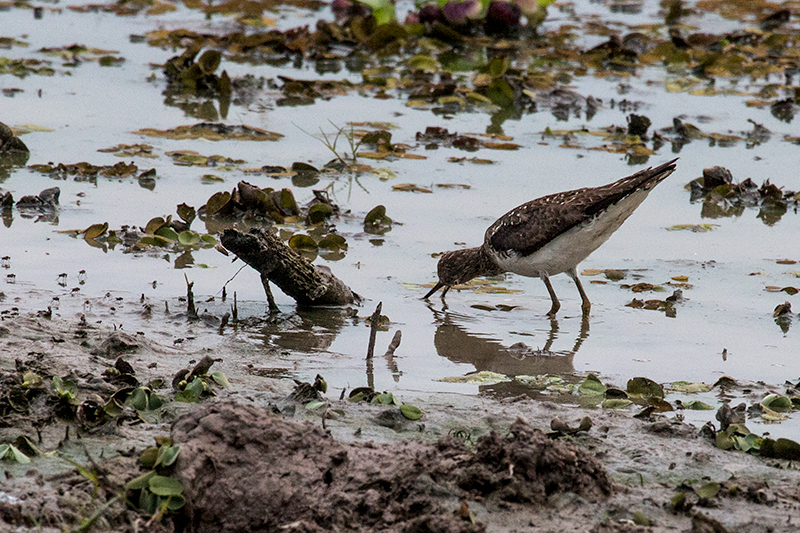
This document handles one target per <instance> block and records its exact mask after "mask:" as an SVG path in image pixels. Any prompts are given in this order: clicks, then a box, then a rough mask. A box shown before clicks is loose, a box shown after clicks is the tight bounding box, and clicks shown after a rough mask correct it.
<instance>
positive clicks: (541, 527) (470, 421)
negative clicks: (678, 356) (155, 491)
mask: <svg viewBox="0 0 800 533" xmlns="http://www.w3.org/2000/svg"><path fill="white" fill-rule="evenodd" d="M169 324H170V328H171V329H170V330H169V334H167V333H165V332H164V330H163V328H164V324H158V325H157V326H156V327H152V328H149V329H144V330H142V331H141V332H140V333H139V334H125V335H122V334H120V333H119V331H116V332H115V328H114V327H112V326H110V325H108V324H104V323H98V321H95V322H88V323H87V322H86V321H85V320H81V319H80V318H79V317H77V316H76V317H75V318H70V317H50V318H45V317H42V316H38V315H36V314H33V315H25V314H23V315H22V316H20V315H17V316H8V314H7V315H6V316H4V318H3V321H2V327H3V329H2V334H1V335H0V350H2V353H3V358H2V368H0V371H1V372H2V380H0V384H1V385H0V386H2V387H3V389H2V393H3V394H2V398H3V399H4V401H6V400H8V398H9V396H8V392H9V390H10V388H9V387H12V388H13V386H14V384H16V385H19V379H20V371H22V372H23V373H24V372H29V371H35V372H36V373H37V374H39V375H40V376H41V377H43V378H44V379H45V380H47V379H50V378H52V376H61V377H63V378H65V379H66V378H69V379H72V380H74V382H75V383H76V387H77V398H78V400H80V401H83V400H85V399H88V398H91V397H94V395H98V396H103V395H106V394H109V391H111V390H113V387H110V385H109V382H108V381H107V380H105V379H104V378H102V377H101V376H104V372H105V371H106V370H107V369H108V368H111V367H114V365H115V360H116V359H115V358H116V357H119V356H123V357H124V359H125V360H126V361H128V362H129V363H130V365H131V366H132V367H133V368H134V369H135V371H136V378H137V380H138V381H139V382H141V383H156V381H155V380H156V379H157V378H161V379H162V380H163V381H164V385H163V387H162V388H154V389H153V390H154V392H155V393H156V394H158V395H159V396H161V397H162V398H163V400H164V401H163V405H162V406H161V407H160V408H158V409H153V410H147V411H142V412H139V411H136V410H133V409H131V408H130V406H127V405H126V406H125V412H124V413H122V414H120V415H118V416H116V417H114V418H112V419H109V420H107V421H106V422H104V423H103V424H101V425H99V426H96V427H92V428H87V427H85V426H84V425H82V423H81V422H80V421H76V420H74V419H73V420H68V419H66V418H64V417H63V416H59V415H58V414H57V413H55V412H54V411H53V402H54V401H55V400H54V398H53V393H52V391H50V390H49V389H46V390H42V391H41V392H40V393H39V394H38V395H37V396H36V397H35V398H33V399H32V401H31V402H30V404H29V405H28V406H27V408H26V409H25V410H18V409H6V410H5V411H4V414H3V416H2V418H1V419H0V422H1V423H0V443H18V444H19V443H20V442H21V441H20V437H23V436H24V437H26V438H27V439H28V440H29V442H30V443H32V444H33V445H34V446H35V448H36V450H38V452H39V455H33V456H32V457H31V462H30V463H28V464H20V463H15V462H12V461H10V460H8V459H6V460H4V461H2V462H0V468H2V471H3V472H2V474H1V475H2V476H3V479H2V487H1V488H0V520H2V522H0V530H8V529H10V528H16V529H15V530H17V531H60V530H62V528H64V527H68V528H79V527H81V525H82V524H83V525H84V526H85V530H92V531H142V530H151V531H158V530H163V531H208V530H210V529H212V528H214V529H221V530H224V531H247V530H253V529H255V528H258V527H259V526H260V525H262V526H263V527H265V528H266V529H268V530H278V528H281V527H285V528H286V530H289V531H320V532H322V531H350V530H356V531H358V530H361V531H375V530H381V531H500V532H506V531H508V532H511V531H536V532H538V531H542V532H544V531H596V532H600V531H603V532H606V531H698V532H699V531H703V532H705V531H715V532H725V531H728V532H748V533H749V532H753V531H755V532H759V531H764V532H766V531H773V532H775V531H778V532H781V531H785V532H789V531H795V530H796V527H797V526H796V523H795V522H796V519H795V517H796V516H798V510H799V509H800V506H799V503H798V502H800V488H798V487H800V472H798V470H797V468H796V467H795V466H794V464H793V463H790V462H787V461H780V460H775V459H764V458H759V457H756V456H752V455H748V454H744V453H740V452H734V451H722V450H720V449H718V448H716V447H715V446H714V445H713V442H712V441H711V440H710V439H708V438H706V437H703V436H702V435H701V431H700V428H698V427H695V426H692V425H690V424H687V423H685V422H683V421H682V420H681V417H680V416H679V415H676V414H674V413H673V414H668V415H656V416H654V417H653V418H651V419H649V420H647V419H646V420H639V419H636V418H634V417H633V416H632V415H633V412H631V411H627V410H626V411H618V410H609V409H583V408H579V407H575V406H570V405H561V404H555V403H550V402H543V401H535V400H531V399H530V398H527V397H517V398H511V399H506V400H494V399H488V398H485V397H476V396H471V395H460V394H444V393H442V394H434V395H426V396H424V397H418V398H405V400H406V401H407V402H413V404H414V405H416V406H417V407H419V408H421V409H422V410H423V411H424V412H425V416H424V417H422V418H421V419H420V420H416V421H411V420H407V419H404V418H403V417H402V416H401V415H399V413H398V411H399V410H398V408H397V407H396V406H383V405H369V404H367V403H364V402H361V403H352V402H348V401H347V400H340V399H337V398H338V396H339V394H338V391H339V390H341V388H342V386H341V384H338V383H332V384H329V386H330V387H331V389H330V390H329V392H328V396H329V397H328V398H326V399H325V401H326V402H327V408H326V409H323V410H320V409H316V410H312V409H306V408H305V406H304V405H302V404H295V403H293V402H292V401H291V400H290V399H289V396H290V393H291V390H292V388H293V386H294V382H293V381H292V380H291V379H289V378H288V377H281V376H280V375H277V374H276V376H277V377H268V375H267V374H266V373H263V372H261V371H257V372H256V371H254V370H253V366H252V364H247V363H246V361H247V360H249V357H250V355H252V354H250V353H249V352H247V351H246V345H244V344H242V343H240V342H235V341H234V340H233V338H232V337H231V338H225V337H223V338H222V339H219V335H217V334H216V333H215V331H216V329H215V328H214V327H213V326H210V325H206V324H204V323H202V322H193V323H190V322H187V321H186V320H185V317H180V316H175V317H173V318H172V319H171V321H170V323H169ZM212 336H213V337H212ZM176 338H179V339H185V340H184V341H183V342H180V343H175V342H173V339H176ZM211 339H217V340H216V341H215V342H217V343H218V344H216V345H214V348H213V350H212V349H210V348H209V346H210V345H211V343H210V340H211ZM212 352H213V353H214V354H216V355H220V354H221V355H222V359H223V360H222V361H219V362H217V363H215V367H216V365H219V368H220V369H222V370H223V371H224V372H225V374H226V375H227V377H228V379H229V381H230V387H228V388H221V389H219V390H217V396H216V397H204V398H203V399H202V400H201V403H199V404H195V403H185V402H178V401H174V399H173V397H174V395H175V393H174V392H171V390H170V379H169V378H170V377H171V376H172V375H174V373H175V372H177V371H178V370H179V369H181V368H184V367H186V366H188V365H190V363H191V362H193V361H198V360H201V359H202V358H203V357H204V356H205V355H208V354H209V353H212ZM261 364H264V363H263V362H262V363H261ZM334 391H336V392H334ZM4 405H6V406H8V404H4ZM15 405H17V406H18V407H19V403H17V404H15ZM323 416H324V417H325V418H324V422H323ZM585 416H588V417H590V418H591V420H592V423H593V425H592V427H591V429H589V430H588V431H579V432H577V433H575V434H574V435H572V436H570V437H560V438H559V439H557V440H552V439H550V438H548V437H546V436H545V433H543V432H545V431H549V430H550V426H551V422H552V421H553V419H554V418H559V419H561V420H563V421H564V422H565V423H567V424H569V425H570V426H571V427H577V425H578V421H579V420H581V419H582V418H584V417H585ZM712 416H713V415H712ZM391 420H393V421H394V423H391V424H389V423H387V421H391ZM323 424H324V429H323ZM170 435H171V436H172V438H173V441H174V445H175V446H179V447H180V448H181V451H180V455H179V459H178V461H177V462H176V464H175V466H174V471H172V472H171V473H170V474H169V475H170V476H171V477H173V478H175V479H179V480H181V481H182V486H183V491H184V492H183V496H184V497H185V505H184V506H183V507H182V508H181V509H179V510H177V511H176V512H175V513H172V514H168V515H167V516H164V517H159V516H156V517H155V518H154V516H153V515H152V514H150V513H145V512H143V511H142V510H141V508H140V507H138V506H137V501H131V504H130V505H127V504H125V503H124V502H125V498H126V497H127V498H129V499H131V497H132V495H133V494H134V492H133V491H131V490H129V489H126V484H129V483H130V481H131V480H133V479H135V478H137V477H138V476H141V475H143V474H145V473H147V472H148V468H145V467H143V466H142V465H141V463H140V460H139V458H140V455H141V454H142V452H143V451H144V450H146V449H147V448H148V447H151V446H152V445H153V443H154V441H155V439H156V438H158V439H162V438H166V437H168V436H170ZM26 451H27V450H26ZM67 459H68V460H70V461H74V463H70V462H68V461H67ZM76 464H78V465H82V466H83V467H85V468H86V470H85V471H83V473H81V472H80V471H76V466H75V465H76ZM87 472H89V473H94V474H89V475H87ZM159 518H160V519H159ZM87 524H89V525H87ZM646 524H649V526H647V525H646ZM359 528H361V529H359Z"/></svg>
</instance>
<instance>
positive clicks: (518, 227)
mask: <svg viewBox="0 0 800 533" xmlns="http://www.w3.org/2000/svg"><path fill="white" fill-rule="evenodd" d="M675 161H677V159H673V160H672V161H669V162H667V163H664V164H663V165H660V166H658V167H656V168H648V169H645V170H642V171H639V172H637V173H636V174H632V175H630V176H627V177H625V178H622V179H620V180H618V181H615V182H614V183H609V184H608V185H602V186H600V187H587V188H583V189H576V190H573V191H565V192H560V193H556V194H551V195H549V196H543V197H541V198H537V199H536V200H532V201H530V202H528V203H525V204H522V205H520V206H518V207H515V208H514V209H512V210H511V211H509V212H508V213H506V214H505V215H503V216H502V217H500V218H499V219H497V221H496V222H495V223H494V224H492V225H491V226H490V227H489V229H487V230H486V234H485V236H484V245H485V246H489V247H491V248H492V249H493V250H494V251H495V252H497V253H499V254H506V253H514V254H516V255H520V256H527V255H530V254H532V253H534V252H535V251H536V250H538V249H540V248H541V247H542V246H544V245H545V244H547V243H548V242H550V241H552V240H553V239H555V238H556V237H558V236H559V235H561V234H562V233H564V232H565V231H567V230H569V229H570V228H572V227H574V226H577V225H579V224H582V223H584V222H587V221H589V220H591V219H592V218H594V217H595V216H597V215H598V214H600V213H602V212H603V211H605V210H606V209H608V208H609V207H610V206H612V205H614V204H616V203H617V202H619V201H620V200H622V199H623V198H625V197H626V196H628V195H630V194H631V193H633V192H634V191H637V190H639V189H651V188H653V187H654V186H655V185H657V184H658V183H659V182H660V181H661V180H663V179H664V178H666V177H667V176H669V175H670V174H672V172H673V171H674V170H675Z"/></svg>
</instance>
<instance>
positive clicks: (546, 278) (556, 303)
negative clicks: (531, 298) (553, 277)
mask: <svg viewBox="0 0 800 533" xmlns="http://www.w3.org/2000/svg"><path fill="white" fill-rule="evenodd" d="M539 277H540V278H542V281H544V286H545V287H547V292H549V293H550V300H551V301H552V302H553V305H552V307H550V310H549V311H548V312H547V316H549V317H551V318H552V317H554V316H556V313H558V310H559V309H561V303H560V302H559V301H558V296H556V291H554V290H553V286H552V285H551V284H550V276H548V275H547V272H539Z"/></svg>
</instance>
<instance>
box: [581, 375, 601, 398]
mask: <svg viewBox="0 0 800 533" xmlns="http://www.w3.org/2000/svg"><path fill="white" fill-rule="evenodd" d="M578 392H580V393H581V394H604V393H605V392H606V386H605V385H603V383H602V382H601V381H600V380H599V379H598V378H597V376H595V375H594V374H589V375H588V376H586V379H584V380H583V383H581V384H580V385H579V386H578Z"/></svg>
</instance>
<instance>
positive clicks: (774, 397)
mask: <svg viewBox="0 0 800 533" xmlns="http://www.w3.org/2000/svg"><path fill="white" fill-rule="evenodd" d="M761 405H762V406H763V407H766V408H768V409H772V410H773V411H777V412H779V413H787V412H789V411H791V410H792V400H790V399H789V398H787V397H786V396H781V395H779V394H768V395H767V396H765V397H764V399H763V400H761Z"/></svg>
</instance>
